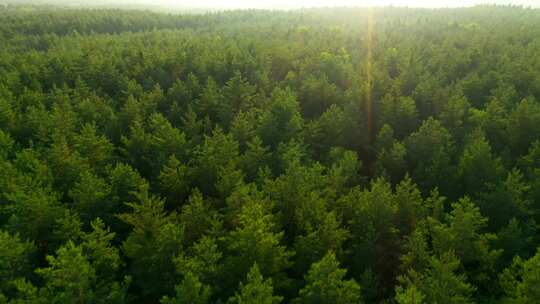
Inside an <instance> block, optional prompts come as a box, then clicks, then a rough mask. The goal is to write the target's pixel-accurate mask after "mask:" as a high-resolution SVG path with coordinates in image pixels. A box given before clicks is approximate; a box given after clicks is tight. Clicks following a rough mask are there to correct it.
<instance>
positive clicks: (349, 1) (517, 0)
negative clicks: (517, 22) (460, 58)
mask: <svg viewBox="0 0 540 304" xmlns="http://www.w3.org/2000/svg"><path fill="white" fill-rule="evenodd" d="M23 2H34V3H36V2H38V3H49V4H66V3H68V4H84V5H92V4H93V5H117V4H120V5H150V6H161V7H170V8H186V7H187V8H217V9H233V8H270V9H293V8H302V7H331V6H350V7H352V6H359V7H366V6H388V5H394V6H408V7H429V8H436V7H466V6H473V5H477V4H499V5H507V4H514V5H523V6H526V7H536V8H540V0H0V4H2V3H23Z"/></svg>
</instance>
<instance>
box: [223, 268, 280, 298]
mask: <svg viewBox="0 0 540 304" xmlns="http://www.w3.org/2000/svg"><path fill="white" fill-rule="evenodd" d="M239 289H240V290H239V292H238V293H236V295H235V296H234V297H232V298H230V299H229V301H228V303H231V304H233V303H236V304H259V303H261V304H279V303H281V301H282V300H283V297H280V296H274V294H273V288H272V280H270V279H269V280H264V279H263V277H262V275H261V273H260V271H259V267H258V266H257V264H256V263H255V264H254V265H253V267H251V270H250V271H249V273H248V275H247V279H246V282H245V283H240V288H239Z"/></svg>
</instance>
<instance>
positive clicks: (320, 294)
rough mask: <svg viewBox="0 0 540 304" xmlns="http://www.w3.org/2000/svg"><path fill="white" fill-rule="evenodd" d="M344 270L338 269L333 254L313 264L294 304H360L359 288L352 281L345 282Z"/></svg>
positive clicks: (337, 263)
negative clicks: (305, 283)
mask: <svg viewBox="0 0 540 304" xmlns="http://www.w3.org/2000/svg"><path fill="white" fill-rule="evenodd" d="M346 272H347V271H346V270H344V269H341V268H339V262H338V261H337V260H336V256H335V254H334V253H328V254H327V255H326V256H324V257H323V258H322V259H321V260H320V261H318V262H316V263H314V264H313V265H312V266H311V269H310V270H309V272H308V273H307V275H306V278H305V279H306V282H307V285H306V286H305V287H304V288H302V289H301V290H300V293H299V296H300V297H299V298H298V299H296V300H295V303H304V304H309V303H326V304H330V303H336V304H352V303H362V301H361V294H360V286H359V285H358V284H357V283H356V282H355V281H354V280H346V279H345V274H346Z"/></svg>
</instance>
